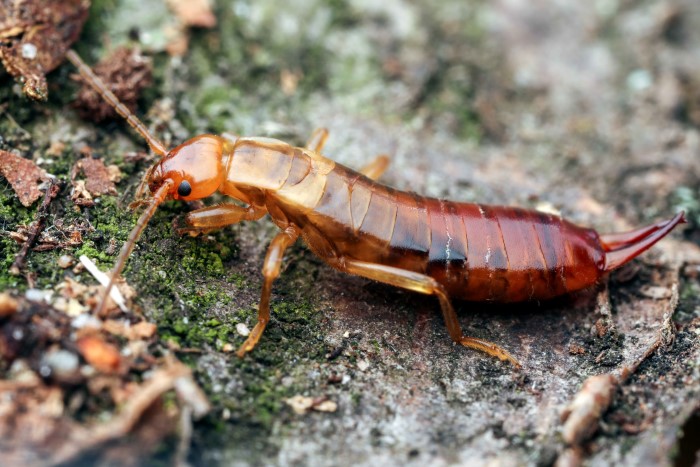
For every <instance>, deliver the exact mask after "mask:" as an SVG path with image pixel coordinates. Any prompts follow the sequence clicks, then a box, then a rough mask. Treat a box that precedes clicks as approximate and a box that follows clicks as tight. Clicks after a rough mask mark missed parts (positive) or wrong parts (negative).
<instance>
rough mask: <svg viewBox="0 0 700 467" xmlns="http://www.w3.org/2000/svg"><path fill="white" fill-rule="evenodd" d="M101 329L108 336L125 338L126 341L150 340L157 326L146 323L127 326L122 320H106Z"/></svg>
mask: <svg viewBox="0 0 700 467" xmlns="http://www.w3.org/2000/svg"><path fill="white" fill-rule="evenodd" d="M103 329H104V330H105V331H107V332H108V333H110V334H114V335H116V336H121V337H125V338H126V339H128V340H130V341H131V340H139V339H150V338H151V337H153V336H154V335H155V333H156V329H157V326H156V325H155V324H153V323H149V322H147V321H141V322H139V323H136V324H129V323H128V322H126V321H123V320H116V319H108V320H106V321H105V322H104V326H103Z"/></svg>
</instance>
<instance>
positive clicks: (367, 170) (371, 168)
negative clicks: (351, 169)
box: [360, 154, 389, 180]
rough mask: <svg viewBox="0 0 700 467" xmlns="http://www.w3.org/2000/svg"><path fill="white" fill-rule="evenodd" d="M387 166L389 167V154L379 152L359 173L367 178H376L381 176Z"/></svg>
mask: <svg viewBox="0 0 700 467" xmlns="http://www.w3.org/2000/svg"><path fill="white" fill-rule="evenodd" d="M387 167H389V156H387V155H386V154H380V155H378V156H377V157H376V158H375V159H374V160H373V161H372V162H370V163H369V164H367V165H366V166H364V167H362V168H361V169H360V173H361V174H362V175H364V176H365V177H367V178H371V179H372V180H377V179H378V178H379V177H381V176H382V174H383V173H384V171H385V170H386V169H387Z"/></svg>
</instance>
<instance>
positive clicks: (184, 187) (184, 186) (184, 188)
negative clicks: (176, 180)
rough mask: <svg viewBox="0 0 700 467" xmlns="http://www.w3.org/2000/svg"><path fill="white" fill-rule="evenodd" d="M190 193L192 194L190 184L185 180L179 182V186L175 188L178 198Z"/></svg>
mask: <svg viewBox="0 0 700 467" xmlns="http://www.w3.org/2000/svg"><path fill="white" fill-rule="evenodd" d="M190 193H192V186H190V182H188V181H187V180H183V181H181V182H180V186H179V187H177V194H178V195H180V196H189V195H190Z"/></svg>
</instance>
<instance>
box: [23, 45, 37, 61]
mask: <svg viewBox="0 0 700 467" xmlns="http://www.w3.org/2000/svg"><path fill="white" fill-rule="evenodd" d="M37 52H38V50H37V48H36V45H34V44H29V43H25V44H22V58H26V59H27V60H34V59H35V58H36V54H37Z"/></svg>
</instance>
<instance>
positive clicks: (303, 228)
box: [67, 51, 685, 365]
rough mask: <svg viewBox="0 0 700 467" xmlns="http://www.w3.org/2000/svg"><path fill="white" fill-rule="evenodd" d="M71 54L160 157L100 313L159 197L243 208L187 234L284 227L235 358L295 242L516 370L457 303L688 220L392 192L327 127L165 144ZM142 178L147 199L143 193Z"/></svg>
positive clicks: (496, 293)
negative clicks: (469, 328) (417, 304)
mask: <svg viewBox="0 0 700 467" xmlns="http://www.w3.org/2000/svg"><path fill="white" fill-rule="evenodd" d="M67 57H68V59H69V60H70V61H71V62H72V63H73V64H74V65H75V66H76V67H77V68H78V70H79V71H80V74H81V75H82V77H83V79H84V80H85V81H87V82H88V83H89V84H90V85H91V86H92V87H93V88H94V89H95V90H96V91H97V92H98V93H99V94H100V95H102V97H103V98H104V99H105V100H106V101H107V102H108V103H109V104H110V105H112V106H113V107H114V108H115V109H116V111H117V112H118V113H119V114H120V115H121V116H122V117H124V118H125V119H126V121H127V122H128V123H129V124H130V125H131V126H132V127H133V128H134V129H135V130H136V131H137V132H138V133H140V134H141V136H143V137H144V138H145V140H146V142H147V143H148V145H149V146H150V148H151V150H152V151H153V152H154V153H156V154H157V155H159V156H160V157H161V160H160V161H159V162H157V163H156V164H155V165H154V166H153V167H151V168H150V169H149V170H148V172H147V173H146V175H145V176H144V178H143V180H142V182H141V185H140V187H139V189H138V190H137V195H136V197H137V200H136V202H135V203H134V204H147V208H146V210H145V211H144V213H143V214H142V215H141V217H140V218H139V220H138V222H137V224H136V226H135V227H134V229H133V230H132V232H131V234H130V235H129V238H128V240H127V242H126V243H125V244H124V246H123V247H122V250H121V252H120V254H119V257H118V259H117V262H116V263H115V266H114V269H113V271H112V276H111V282H110V283H109V285H108V286H107V287H106V290H105V294H104V297H103V299H102V301H101V303H100V305H99V311H98V312H101V311H102V309H103V308H104V306H105V302H106V301H107V297H108V295H109V291H110V289H111V287H112V284H113V281H114V280H115V279H116V278H117V277H118V276H119V274H120V273H121V271H122V269H123V267H124V265H125V262H126V259H127V258H128V256H129V254H130V253H131V251H132V249H133V247H134V245H135V243H136V241H137V240H138V238H139V236H140V235H141V232H142V231H143V229H144V228H145V226H146V224H147V223H148V221H149V220H150V218H151V217H152V216H153V214H154V213H155V211H156V209H157V208H158V206H159V205H160V203H162V202H163V201H164V200H166V199H179V200H185V201H193V200H198V199H202V198H206V197H208V196H210V195H212V194H213V193H215V192H217V191H218V192H220V193H222V194H225V195H227V196H229V197H231V198H234V199H235V200H237V201H238V202H241V203H243V204H244V205H245V206H240V205H237V204H232V203H225V204H219V205H214V206H209V207H204V208H201V209H197V210H195V211H191V212H190V213H189V214H187V215H186V216H185V222H186V224H187V227H186V228H183V229H179V231H180V233H185V232H189V233H193V234H195V233H201V232H207V231H210V230H213V229H219V228H222V227H225V226H228V225H232V224H236V223H238V222H241V221H247V220H249V221H253V220H258V219H260V218H262V217H263V216H264V215H265V214H269V215H270V217H271V218H272V220H273V222H274V223H275V224H276V225H277V226H278V227H279V228H280V229H281V232H280V233H279V234H277V236H276V237H275V238H274V239H273V240H272V242H271V243H270V246H269V248H268V250H267V255H266V257H265V261H264V264H263V269H262V274H263V279H264V281H263V285H262V294H261V298H260V305H259V308H258V321H257V324H256V325H255V327H254V328H253V330H252V332H251V333H250V335H249V336H248V338H247V340H246V341H245V342H244V344H243V345H242V346H241V347H240V349H239V350H238V355H239V356H241V357H242V356H243V355H245V354H246V353H247V352H250V351H251V350H253V348H254V347H255V345H256V344H257V342H258V341H259V339H260V336H261V335H262V332H263V330H264V329H265V326H266V325H267V323H268V321H269V320H270V293H271V288H272V283H273V281H274V280H275V279H276V278H277V277H278V276H279V273H280V266H281V263H282V258H283V255H284V252H285V250H286V249H287V248H288V247H289V246H290V245H292V244H293V243H294V242H295V241H296V240H297V238H298V237H299V236H301V237H302V238H303V239H304V241H305V243H306V244H307V245H308V246H309V248H310V249H311V251H313V252H314V253H315V254H316V255H318V256H319V257H320V258H321V259H323V260H324V261H325V262H326V263H327V264H329V265H330V266H332V267H334V268H336V269H338V270H340V271H344V272H347V273H350V274H356V275H358V276H362V277H366V278H369V279H373V280H376V281H379V282H383V283H386V284H390V285H393V286H397V287H402V288H405V289H409V290H413V291H416V292H421V293H424V294H432V295H436V296H437V298H438V300H439V302H440V308H441V310H442V315H443V318H444V320H445V324H446V325H447V330H448V332H449V335H450V337H451V338H452V340H453V341H455V342H457V343H459V344H462V345H463V346H465V347H470V348H473V349H478V350H481V351H483V352H486V353H488V354H490V355H493V356H495V357H498V358H500V359H501V360H509V361H511V362H512V363H513V364H515V365H519V364H518V362H517V360H516V359H515V358H514V357H513V356H511V355H510V353H508V352H507V351H506V350H504V349H502V348H501V347H499V346H498V345H496V344H493V343H491V342H487V341H485V340H482V339H477V338H473V337H466V336H464V335H463V334H462V329H461V327H460V324H459V321H458V319H457V314H456V313H455V310H454V308H453V307H452V304H451V302H450V297H453V298H459V299H464V300H470V301H492V302H519V301H527V300H546V299H550V298H554V297H557V296H560V295H564V294H567V293H570V292H574V291H577V290H581V289H584V288H587V287H591V286H593V285H595V284H596V283H597V282H598V280H599V279H600V278H601V277H602V276H603V275H604V274H606V273H608V272H610V271H612V270H613V269H616V268H618V267H619V266H621V265H623V264H625V263H627V262H628V261H630V260H632V259H633V258H635V257H636V256H638V255H639V254H641V253H642V252H644V251H646V250H647V249H649V248H650V247H651V246H652V245H654V244H655V243H656V242H657V241H659V240H660V239H662V238H663V237H665V236H666V235H667V234H668V233H669V232H670V231H671V230H672V229H673V228H674V227H675V226H676V225H677V224H679V223H682V222H685V218H684V214H683V212H680V213H679V214H677V215H676V216H675V217H673V218H672V219H670V220H668V221H661V222H657V223H656V224H653V225H650V226H648V227H643V228H641V229H637V230H634V231H631V232H626V233H618V234H607V235H599V234H598V233H597V232H596V231H594V230H592V229H587V228H582V227H578V226H576V225H574V224H572V223H570V222H567V221H566V220H563V219H561V218H560V217H558V216H554V215H551V214H545V213H542V212H538V211H529V210H525V209H520V208H516V207H506V206H487V205H479V204H472V203H458V202H453V201H446V200H441V199H435V198H427V197H423V196H420V195H417V194H415V193H411V192H402V191H398V190H395V189H393V188H389V187H388V186H385V185H382V184H379V183H377V182H376V179H377V178H378V177H379V176H380V175H381V174H382V173H383V172H384V170H385V169H386V166H387V163H388V158H387V157H386V156H379V157H377V159H376V160H375V161H374V162H372V163H370V164H369V165H367V166H366V167H364V168H362V169H361V170H360V171H359V172H356V171H354V170H351V169H349V168H347V167H344V166H342V165H340V164H337V163H336V162H334V161H332V160H330V159H327V158H326V157H324V156H322V155H321V150H322V149H323V146H324V143H325V141H326V139H327V137H328V132H327V131H326V130H325V129H320V130H316V132H314V134H313V135H312V137H311V138H310V140H309V141H308V143H307V145H306V147H304V148H298V147H293V146H291V145H289V144H287V143H284V142H282V141H278V140H275V139H270V138H243V137H233V136H216V135H211V134H204V135H200V136H196V137H194V138H192V139H190V140H189V141H186V142H185V143H183V144H181V145H180V146H178V147H176V148H175V149H173V150H171V151H167V150H166V148H165V146H164V145H163V144H162V143H161V142H160V141H158V139H157V138H155V137H154V136H152V135H151V134H150V133H149V132H148V130H147V129H146V127H145V125H144V124H143V123H141V121H140V120H139V119H138V118H137V117H136V116H135V115H133V114H132V113H131V112H130V111H129V110H128V109H127V108H126V107H125V106H124V105H123V104H121V103H120V102H119V100H118V99H117V98H116V97H115V96H114V94H112V93H111V92H110V91H109V89H108V88H107V87H106V86H105V84H104V83H103V82H102V81H101V80H100V79H99V78H98V77H97V76H95V75H94V74H93V73H92V70H91V69H90V68H89V67H88V66H87V65H86V64H85V63H84V62H83V61H82V60H81V59H80V57H79V56H78V55H77V54H76V53H75V52H73V51H69V52H68V55H67ZM146 186H148V189H149V191H150V192H151V193H152V195H151V197H150V199H145V198H144V192H145V191H146Z"/></svg>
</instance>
